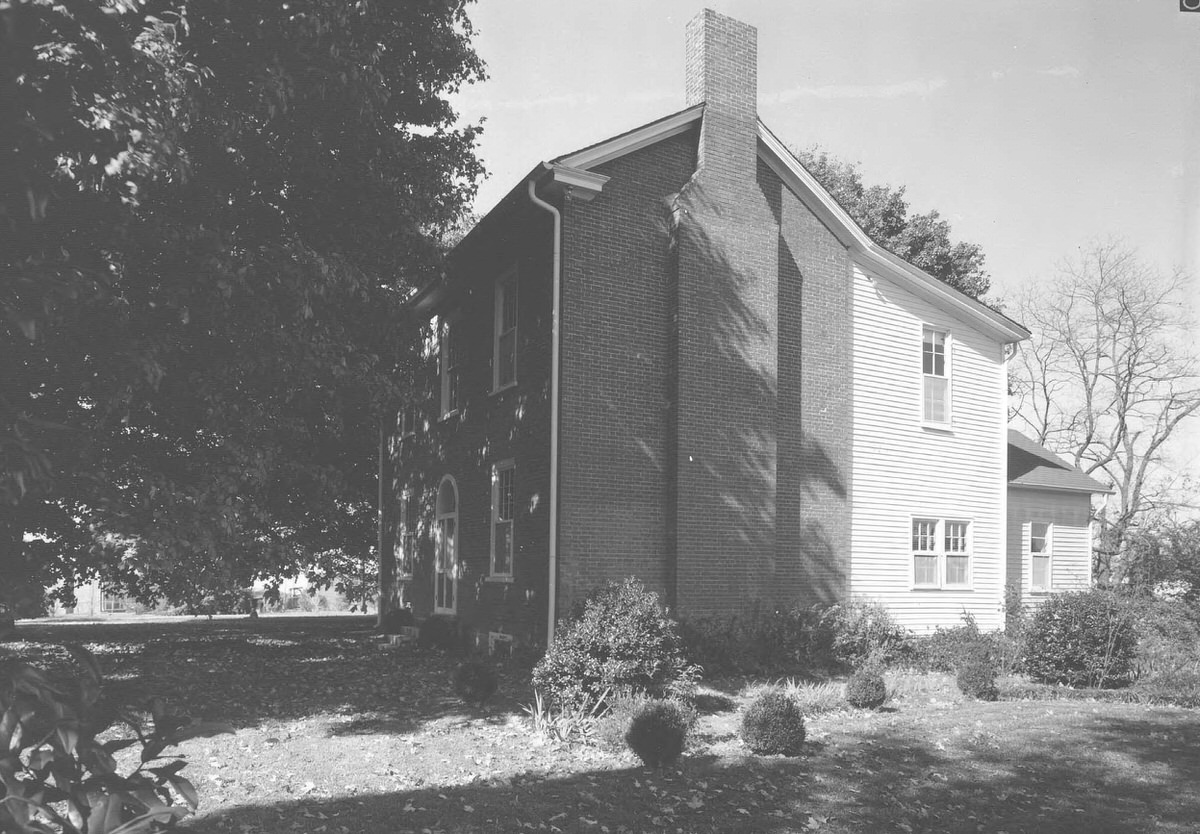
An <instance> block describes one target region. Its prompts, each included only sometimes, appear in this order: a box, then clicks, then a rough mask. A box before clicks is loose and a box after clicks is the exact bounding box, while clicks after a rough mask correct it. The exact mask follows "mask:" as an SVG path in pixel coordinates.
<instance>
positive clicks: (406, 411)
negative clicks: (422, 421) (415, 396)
mask: <svg viewBox="0 0 1200 834" xmlns="http://www.w3.org/2000/svg"><path fill="white" fill-rule="evenodd" d="M416 433H417V407H416V406H415V405H406V406H404V408H402V409H400V437H402V438H403V437H412V436H414V435H415V434H416Z"/></svg>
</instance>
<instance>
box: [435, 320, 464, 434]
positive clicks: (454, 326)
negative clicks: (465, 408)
mask: <svg viewBox="0 0 1200 834" xmlns="http://www.w3.org/2000/svg"><path fill="white" fill-rule="evenodd" d="M457 330H458V319H457V317H447V318H445V319H444V320H443V321H442V323H441V330H440V333H439V336H438V339H439V342H438V376H439V378H440V382H441V410H440V413H441V415H442V419H443V420H445V419H447V418H449V417H453V416H454V415H455V414H458V412H459V410H460V409H461V408H462V341H461V339H459V338H458V337H457V336H456V335H455V334H456V333H457ZM451 363H453V364H451ZM451 392H453V395H454V396H453V397H451Z"/></svg>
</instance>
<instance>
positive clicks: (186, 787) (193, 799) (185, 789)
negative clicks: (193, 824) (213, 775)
mask: <svg viewBox="0 0 1200 834" xmlns="http://www.w3.org/2000/svg"><path fill="white" fill-rule="evenodd" d="M170 782H171V787H173V788H175V790H177V791H179V794H180V796H182V797H183V799H184V801H185V802H187V804H188V807H189V808H191V809H192V810H193V811H194V810H196V809H197V808H199V807H200V794H198V793H196V787H195V786H194V785H193V784H192V783H191V782H189V781H188V780H187V779H185V778H184V777H182V776H171V777H170Z"/></svg>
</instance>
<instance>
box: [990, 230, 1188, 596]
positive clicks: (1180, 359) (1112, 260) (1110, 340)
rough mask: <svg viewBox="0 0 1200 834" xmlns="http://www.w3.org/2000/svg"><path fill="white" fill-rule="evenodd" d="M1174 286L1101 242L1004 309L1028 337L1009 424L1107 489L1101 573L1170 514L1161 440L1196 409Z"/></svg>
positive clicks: (1174, 278) (1177, 281)
mask: <svg viewBox="0 0 1200 834" xmlns="http://www.w3.org/2000/svg"><path fill="white" fill-rule="evenodd" d="M1184 282H1185V275H1184V274H1183V273H1181V272H1179V271H1176V272H1173V273H1171V274H1162V273H1160V272H1158V271H1157V270H1155V269H1154V268H1152V267H1151V266H1149V265H1147V264H1146V263H1145V262H1144V261H1143V260H1142V259H1141V258H1140V257H1139V256H1138V254H1137V252H1136V251H1134V250H1133V249H1131V248H1129V247H1128V246H1126V245H1125V244H1123V243H1121V242H1119V241H1113V240H1110V241H1104V242H1096V243H1092V244H1090V245H1088V246H1086V247H1084V248H1082V249H1081V250H1080V252H1079V253H1078V255H1077V256H1076V257H1075V258H1073V259H1071V260H1068V261H1067V262H1066V263H1064V264H1063V265H1062V266H1061V267H1060V268H1059V271H1058V274H1057V275H1056V276H1055V277H1054V278H1053V279H1052V280H1050V281H1047V282H1045V283H1042V284H1038V285H1036V286H1035V287H1033V288H1031V289H1030V290H1028V291H1027V292H1026V293H1025V294H1024V295H1022V296H1020V297H1019V298H1018V300H1017V303H1016V305H1015V310H1016V312H1015V315H1016V317H1017V318H1018V319H1019V320H1021V321H1023V322H1024V323H1025V325H1026V326H1028V327H1029V328H1030V329H1031V330H1032V331H1033V334H1034V335H1033V338H1032V339H1031V340H1030V341H1029V343H1028V344H1026V345H1024V346H1023V348H1022V350H1021V351H1020V354H1019V357H1018V359H1017V360H1016V362H1015V363H1014V368H1013V375H1012V380H1011V384H1012V389H1013V394H1014V402H1013V409H1012V410H1013V415H1012V416H1013V421H1014V423H1015V424H1016V425H1017V426H1018V427H1019V428H1022V429H1024V430H1025V431H1026V432H1027V433H1029V434H1031V435H1032V436H1033V437H1034V438H1035V439H1036V440H1037V441H1038V442H1039V443H1042V444H1044V445H1046V446H1048V447H1049V448H1051V449H1053V450H1055V451H1058V452H1060V453H1062V454H1065V455H1066V456H1067V457H1069V458H1070V459H1071V461H1072V462H1073V463H1074V464H1075V465H1076V466H1078V467H1079V468H1080V469H1082V470H1083V471H1084V472H1086V473H1087V474H1089V475H1093V476H1095V477H1097V478H1098V479H1099V480H1101V481H1108V482H1109V483H1111V484H1112V486H1113V488H1114V489H1115V491H1116V496H1115V503H1114V502H1110V504H1111V506H1110V508H1109V510H1108V512H1107V514H1106V516H1105V519H1104V523H1103V528H1102V529H1103V536H1102V538H1101V546H1100V548H1099V550H1098V553H1097V571H1098V574H1099V575H1102V576H1103V575H1108V574H1109V573H1110V572H1111V571H1113V570H1115V569H1117V570H1119V568H1120V565H1119V561H1120V558H1121V556H1122V555H1124V554H1125V553H1126V552H1127V550H1128V544H1129V540H1130V536H1131V534H1132V532H1133V531H1134V530H1135V529H1136V528H1137V527H1138V525H1139V524H1140V523H1141V522H1142V520H1143V519H1145V518H1147V517H1148V516H1149V515H1150V514H1152V513H1153V512H1155V511H1157V510H1160V509H1163V508H1164V507H1166V506H1167V505H1169V503H1170V501H1171V485H1172V475H1171V473H1170V472H1169V469H1168V467H1167V465H1166V463H1167V456H1168V453H1169V450H1170V448H1171V446H1170V442H1171V440H1172V439H1173V438H1174V437H1176V435H1177V432H1178V429H1179V428H1180V426H1182V425H1185V421H1187V420H1188V419H1189V418H1191V417H1192V415H1194V414H1196V412H1197V410H1198V409H1200V356H1198V355H1197V348H1196V345H1195V343H1194V342H1192V343H1190V344H1189V343H1188V341H1187V334H1188V333H1189V328H1188V318H1187V315H1186V311H1185V309H1184V308H1183V306H1182V304H1181V298H1182V291H1183V288H1184ZM1114 559H1115V560H1116V561H1114Z"/></svg>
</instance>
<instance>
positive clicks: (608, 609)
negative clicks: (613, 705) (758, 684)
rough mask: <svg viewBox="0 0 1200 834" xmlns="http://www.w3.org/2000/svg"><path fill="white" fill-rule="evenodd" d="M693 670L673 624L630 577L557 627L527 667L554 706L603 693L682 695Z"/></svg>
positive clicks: (583, 702)
mask: <svg viewBox="0 0 1200 834" xmlns="http://www.w3.org/2000/svg"><path fill="white" fill-rule="evenodd" d="M698 677H699V669H697V668H696V667H695V666H692V665H690V664H688V663H687V662H686V661H685V660H684V656H683V642H682V640H681V639H680V637H679V632H678V628H677V625H676V623H675V622H674V621H673V620H671V619H669V618H668V617H667V616H666V614H665V613H664V612H663V610H662V608H661V607H660V606H659V603H658V595H657V594H655V593H652V592H650V591H647V590H646V589H645V588H643V587H642V585H641V583H640V582H638V581H637V580H636V579H626V580H624V581H622V582H610V583H609V584H608V585H606V586H605V587H604V588H602V589H600V590H599V591H597V592H596V593H594V594H592V595H591V596H589V597H588V599H587V600H585V602H584V603H583V605H582V606H580V607H578V608H577V609H576V610H575V611H574V612H573V613H572V616H571V617H570V618H568V619H567V620H566V621H565V622H563V623H561V624H560V625H559V629H558V633H557V634H556V635H555V639H554V645H552V646H551V647H550V649H549V650H548V651H547V652H546V655H545V656H544V657H543V658H542V659H541V660H540V661H538V664H537V665H536V666H535V667H534V669H533V685H534V687H535V688H537V689H538V690H540V691H542V692H543V693H545V694H546V696H547V697H548V698H549V699H550V700H551V701H552V702H553V703H555V704H556V705H563V704H576V705H588V704H595V703H596V702H598V701H599V700H600V699H601V698H603V697H604V695H605V694H606V693H607V692H609V691H618V690H626V689H627V690H629V691H631V692H647V693H650V694H652V695H660V696H661V695H668V694H686V693H688V692H689V691H690V690H691V689H693V688H694V686H695V681H696V679H697V678H698Z"/></svg>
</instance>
